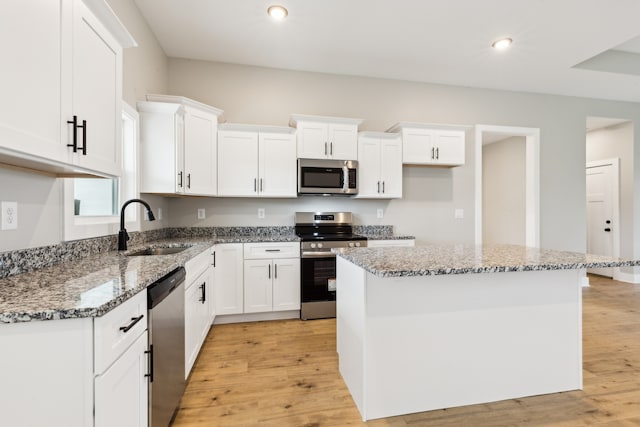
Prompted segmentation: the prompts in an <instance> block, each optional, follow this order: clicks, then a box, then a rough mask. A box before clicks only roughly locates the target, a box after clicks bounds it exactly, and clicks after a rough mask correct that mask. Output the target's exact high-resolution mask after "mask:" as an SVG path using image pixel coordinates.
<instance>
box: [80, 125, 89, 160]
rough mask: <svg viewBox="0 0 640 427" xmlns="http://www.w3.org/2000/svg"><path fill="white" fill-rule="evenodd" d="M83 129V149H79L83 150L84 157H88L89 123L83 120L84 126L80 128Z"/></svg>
mask: <svg viewBox="0 0 640 427" xmlns="http://www.w3.org/2000/svg"><path fill="white" fill-rule="evenodd" d="M78 127H79V128H82V147H78V150H80V149H82V155H83V156H86V155H87V121H86V120H83V121H82V125H79V126H78Z"/></svg>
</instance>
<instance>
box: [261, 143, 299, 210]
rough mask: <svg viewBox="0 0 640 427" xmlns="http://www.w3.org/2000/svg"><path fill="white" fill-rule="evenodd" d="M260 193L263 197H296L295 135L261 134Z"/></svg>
mask: <svg viewBox="0 0 640 427" xmlns="http://www.w3.org/2000/svg"><path fill="white" fill-rule="evenodd" d="M258 143H259V154H258V158H259V162H260V164H259V176H260V178H259V185H258V186H259V191H260V195H261V196H263V197H296V196H297V182H296V176H297V170H296V141H295V136H294V135H293V134H276V133H261V134H260V136H259V138H258Z"/></svg>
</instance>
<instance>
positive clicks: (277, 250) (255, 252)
mask: <svg viewBox="0 0 640 427" xmlns="http://www.w3.org/2000/svg"><path fill="white" fill-rule="evenodd" d="M299 257H300V243H299V242H265V243H245V244H244V259H273V258H299Z"/></svg>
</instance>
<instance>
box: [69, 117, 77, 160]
mask: <svg viewBox="0 0 640 427" xmlns="http://www.w3.org/2000/svg"><path fill="white" fill-rule="evenodd" d="M67 123H68V124H70V125H73V143H71V144H67V147H73V152H74V153H75V152H77V151H78V116H73V120H67Z"/></svg>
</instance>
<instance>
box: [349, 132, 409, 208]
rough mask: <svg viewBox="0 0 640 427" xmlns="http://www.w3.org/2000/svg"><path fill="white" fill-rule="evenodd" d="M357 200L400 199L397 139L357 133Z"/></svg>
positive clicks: (386, 135) (399, 142) (400, 175)
mask: <svg viewBox="0 0 640 427" xmlns="http://www.w3.org/2000/svg"><path fill="white" fill-rule="evenodd" d="M358 173H359V178H358V195H357V196H356V197H358V198H386V199H393V198H401V197H402V141H401V139H400V135H398V134H392V133H382V132H360V134H359V137H358Z"/></svg>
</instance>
